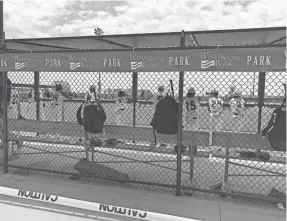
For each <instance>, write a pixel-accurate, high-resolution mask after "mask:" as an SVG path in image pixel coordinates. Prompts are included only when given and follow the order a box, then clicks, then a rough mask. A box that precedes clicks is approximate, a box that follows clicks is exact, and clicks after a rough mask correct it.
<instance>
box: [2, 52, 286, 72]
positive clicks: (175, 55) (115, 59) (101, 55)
mask: <svg viewBox="0 0 287 221" xmlns="http://www.w3.org/2000/svg"><path fill="white" fill-rule="evenodd" d="M285 66H286V49H285V48H284V47H268V48H223V49H210V50H208V49H185V50H146V51H104V52H66V53H63V52H62V53H61V52H58V53H6V54H0V71H48V72H68V71H74V72H89V71H100V72H164V71H250V72H251V71H257V72H259V71H284V70H286V67H285Z"/></svg>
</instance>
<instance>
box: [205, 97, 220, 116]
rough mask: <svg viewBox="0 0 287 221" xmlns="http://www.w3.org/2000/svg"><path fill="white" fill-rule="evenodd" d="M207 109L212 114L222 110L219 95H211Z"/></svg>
mask: <svg viewBox="0 0 287 221" xmlns="http://www.w3.org/2000/svg"><path fill="white" fill-rule="evenodd" d="M208 107H209V111H210V113H212V114H220V113H222V112H223V100H222V99H221V98H219V97H211V98H209V100H208Z"/></svg>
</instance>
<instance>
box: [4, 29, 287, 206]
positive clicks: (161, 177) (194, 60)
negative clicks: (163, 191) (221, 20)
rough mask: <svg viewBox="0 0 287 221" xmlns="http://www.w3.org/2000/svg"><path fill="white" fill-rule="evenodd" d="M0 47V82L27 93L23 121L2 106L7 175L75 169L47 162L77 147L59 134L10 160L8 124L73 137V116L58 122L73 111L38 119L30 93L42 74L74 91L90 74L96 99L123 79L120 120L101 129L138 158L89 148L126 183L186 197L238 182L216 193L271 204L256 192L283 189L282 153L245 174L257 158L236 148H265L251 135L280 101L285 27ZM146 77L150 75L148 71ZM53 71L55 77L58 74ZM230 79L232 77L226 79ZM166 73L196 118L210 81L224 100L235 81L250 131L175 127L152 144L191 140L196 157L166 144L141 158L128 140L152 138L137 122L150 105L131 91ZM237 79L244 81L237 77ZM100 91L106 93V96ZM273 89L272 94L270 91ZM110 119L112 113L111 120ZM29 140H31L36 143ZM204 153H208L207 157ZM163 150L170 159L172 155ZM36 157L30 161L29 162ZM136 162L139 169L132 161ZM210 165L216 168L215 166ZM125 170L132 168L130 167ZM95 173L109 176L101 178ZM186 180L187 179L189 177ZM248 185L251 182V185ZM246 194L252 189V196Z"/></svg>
mask: <svg viewBox="0 0 287 221" xmlns="http://www.w3.org/2000/svg"><path fill="white" fill-rule="evenodd" d="M1 49H2V52H1V54H0V61H1V63H0V68H1V69H0V71H1V73H2V75H1V76H2V82H5V79H6V77H7V73H8V76H9V78H11V80H12V81H14V82H13V84H14V85H13V86H14V87H20V88H24V87H26V88H32V87H33V89H34V91H35V94H34V99H35V113H34V116H33V117H32V118H33V119H29V120H27V121H18V120H15V119H9V118H8V107H7V105H4V114H3V124H2V125H3V126H2V127H3V129H4V130H3V131H4V133H3V134H4V135H3V138H2V141H3V144H4V145H3V146H4V149H3V150H4V155H3V166H4V171H5V172H8V169H10V170H15V169H28V170H29V171H41V172H45V173H48V172H53V173H60V174H66V175H71V174H73V173H75V172H74V171H72V170H71V168H68V167H67V165H65V163H64V164H63V165H61V166H59V165H58V166H55V163H54V162H55V160H56V159H57V160H58V161H64V160H63V159H62V158H61V157H60V156H61V155H63V154H66V155H67V154H68V155H69V154H70V155H71V154H72V153H80V152H83V151H80V150H74V149H72V148H70V147H67V146H68V145H67V143H66V142H64V141H63V140H57V137H53V138H54V140H57V141H55V142H54V143H52V146H53V147H54V149H53V150H52V149H51V148H47V147H46V146H44V145H42V144H41V145H42V146H41V148H39V146H35V144H33V145H32V146H30V147H32V149H33V150H35V152H33V153H31V151H30V152H29V151H27V149H25V151H24V153H23V154H22V155H23V156H25V157H24V158H22V156H21V158H19V159H16V160H15V161H14V160H13V161H10V160H9V136H8V134H9V133H8V131H9V130H11V131H25V128H28V129H27V130H28V131H29V132H31V133H34V134H36V135H35V137H36V138H37V137H38V138H39V137H41V136H39V134H43V133H45V132H46V133H47V131H49V134H50V133H51V132H54V135H55V136H56V134H58V133H60V134H62V135H63V136H72V135H74V136H75V137H79V136H81V133H82V132H81V131H79V128H78V127H77V126H76V124H75V123H74V122H73V120H70V121H69V122H65V121H66V120H67V119H68V114H70V115H73V113H72V112H71V111H67V112H66V113H65V114H66V115H65V116H64V117H63V118H62V119H63V121H61V122H48V121H41V120H40V119H41V102H43V101H41V99H40V96H39V90H40V88H49V87H51V86H50V85H49V83H47V81H46V82H41V78H45V79H49V76H50V77H51V76H52V75H53V73H58V75H59V74H61V75H62V76H70V78H74V79H73V81H74V82H76V83H73V84H74V87H75V85H79V86H81V87H82V88H85V86H82V85H81V80H83V79H88V80H87V81H90V79H93V80H94V81H96V83H99V84H98V85H99V87H98V88H99V91H100V93H101V95H104V94H105V93H104V91H103V90H106V91H108V90H109V89H111V88H112V89H115V90H117V89H123V88H120V87H121V85H120V83H121V82H123V81H125V82H128V83H123V84H124V86H122V87H125V88H127V89H129V91H130V93H131V94H132V102H131V104H130V110H129V111H130V112H129V113H128V116H129V117H127V118H129V120H128V122H127V125H125V126H121V127H117V126H114V125H112V122H111V124H108V125H107V128H106V133H107V134H110V135H113V136H115V137H116V138H119V139H123V138H124V139H125V140H130V141H132V142H131V143H129V145H127V146H125V147H123V148H125V150H129V151H131V150H134V149H138V150H139V151H140V153H142V154H141V155H140V156H138V155H136V154H134V153H129V154H128V155H125V156H124V155H121V156H120V157H119V155H120V154H118V152H116V150H113V151H114V152H112V153H111V152H104V150H103V149H98V150H97V151H96V152H97V157H98V158H102V159H98V162H100V164H102V165H108V166H109V167H110V168H117V169H119V170H121V171H122V172H123V171H128V172H127V173H129V174H130V177H131V178H132V179H131V180H130V182H131V183H139V184H142V185H149V186H162V187H169V188H174V189H176V194H177V195H180V191H181V190H184V191H187V192H188V193H189V191H191V190H192V191H197V192H204V193H209V194H214V193H216V194H222V191H223V192H224V190H223V189H220V190H216V189H215V190H214V189H210V183H212V184H217V183H220V182H222V180H223V181H224V182H227V181H230V182H231V185H233V184H234V183H236V182H237V183H239V184H240V185H241V186H240V185H239V186H240V187H237V189H236V190H235V191H234V192H235V193H234V192H231V191H230V190H227V191H226V192H224V193H225V194H228V195H230V196H234V197H236V196H243V197H246V198H256V197H257V198H260V199H267V200H273V201H276V200H277V201H278V199H274V198H272V197H269V198H268V197H266V195H267V192H266V190H265V188H266V187H267V186H268V188H269V187H270V186H272V185H273V184H275V185H278V188H279V190H280V191H281V192H283V193H286V189H285V187H283V185H281V184H278V182H279V181H280V182H279V183H282V182H283V183H284V182H285V175H286V171H285V170H286V169H284V166H278V165H283V164H284V160H285V159H284V155H280V154H279V155H278V154H277V155H276V154H273V155H272V156H274V157H273V159H272V160H273V161H272V162H273V163H275V164H277V167H278V168H279V169H278V168H277V167H276V169H275V170H276V171H275V172H274V168H273V165H271V164H270V163H268V162H265V163H263V167H264V168H259V169H258V168H257V169H256V172H254V171H255V170H253V169H254V162H259V161H258V159H255V160H249V161H248V159H240V158H238V155H237V152H236V151H237V149H245V150H246V149H247V150H249V149H261V148H262V147H264V148H263V150H264V151H265V150H266V149H265V146H266V144H265V143H264V140H262V139H261V137H260V135H259V134H258V133H260V131H261V129H262V127H263V126H262V123H263V124H265V123H266V119H268V117H269V115H268V113H269V112H268V111H266V110H265V109H266V108H274V107H276V106H278V105H280V103H281V102H282V100H283V96H284V95H283V94H282V93H281V86H282V85H281V83H282V82H283V81H284V79H285V77H286V28H285V27H275V28H259V29H241V30H216V31H182V32H173V33H150V34H131V35H103V36H77V37H55V38H34V39H4V38H3V40H2V44H1ZM88 73H92V74H91V75H92V78H88V77H87V76H88V75H89V74H88ZM153 74H154V76H155V77H153ZM54 75H55V76H57V74H54ZM17 76H21V77H22V78H26V79H29V80H27V81H26V83H25V81H24V83H23V81H22V82H21V81H18V82H17ZM204 76H205V77H204ZM230 76H232V77H231V78H229V77H230ZM240 76H241V78H240ZM242 76H243V78H242ZM51 78H52V77H51ZM160 79H161V80H160ZM170 79H172V80H173V83H174V90H175V94H176V97H177V99H178V101H179V104H180V105H179V107H180V108H179V113H180V116H181V113H182V108H183V99H184V94H185V93H186V90H187V87H188V86H194V85H195V87H197V86H198V88H196V90H197V92H198V96H199V97H200V100H201V106H202V111H203V112H202V113H203V116H205V115H204V114H205V112H204V111H205V109H204V108H205V107H206V99H207V98H206V96H205V93H206V92H208V91H209V90H211V89H213V88H214V87H217V88H219V90H220V92H221V94H222V96H223V95H225V94H224V93H225V91H227V90H228V88H229V86H231V85H229V83H230V82H234V81H235V82H236V81H237V82H239V83H241V86H242V90H241V91H242V93H243V94H244V96H245V99H246V100H247V106H248V107H250V108H253V109H252V110H253V112H252V120H249V121H250V122H249V123H248V125H249V126H250V128H251V129H248V130H247V129H246V130H243V131H240V132H238V133H237V132H236V133H233V131H232V130H231V131H230V130H229V129H230V128H229V129H228V128H223V129H222V131H219V132H218V131H215V132H211V133H210V131H208V130H207V131H206V130H205V129H204V128H200V130H198V131H186V130H182V129H181V126H180V125H179V129H178V134H177V136H174V137H165V136H159V137H158V139H159V141H162V142H166V143H171V144H173V145H177V146H181V145H182V144H185V145H189V144H194V143H195V144H196V145H197V146H199V147H200V148H199V152H198V154H197V156H194V155H193V154H194V153H192V151H191V153H188V154H187V153H181V150H180V149H179V151H178V153H177V154H174V153H172V151H169V150H168V151H167V150H162V149H158V150H153V151H154V152H157V153H158V154H162V155H161V156H160V157H158V158H160V159H158V158H157V159H156V160H154V159H151V157H146V156H147V153H145V152H148V151H150V149H149V148H148V147H144V145H142V144H141V146H140V147H139V146H136V145H135V144H136V143H137V140H138V141H139V143H144V142H148V141H149V139H152V137H153V136H152V133H150V131H151V129H150V128H148V125H147V122H148V121H147V122H144V118H146V119H148V117H150V115H149V113H150V112H151V109H145V110H144V111H143V112H144V113H145V114H141V112H140V110H139V109H138V108H139V107H138V106H137V104H138V100H137V95H138V91H139V90H144V89H146V88H144V86H145V85H147V81H148V82H149V83H148V84H149V85H150V87H149V88H148V89H147V90H153V88H155V87H157V85H158V83H157V82H158V81H160V83H164V84H167V83H166V82H169V80H170ZM207 79H214V80H213V81H212V82H213V83H214V85H213V83H206V82H207ZM226 79H227V80H226ZM242 79H245V81H244V80H242ZM51 80H61V79H51ZM111 82H116V83H111ZM88 83H89V82H88ZM88 83H87V84H88ZM107 84H109V86H108V87H106V88H105V86H104V85H107ZM208 84H209V85H208ZM210 84H212V85H210ZM246 85H248V86H246ZM270 85H271V86H270ZM6 87H7V85H6V84H5V83H4V84H3V88H4V91H3V92H4V95H5V88H6ZM72 87H73V86H72ZM245 89H246V91H247V90H248V91H249V92H250V91H251V92H252V96H251V95H250V94H248V93H245V92H244V90H245ZM268 90H269V91H268ZM278 91H279V92H278ZM282 91H283V87H282ZM81 92H82V91H81ZM106 94H108V95H110V93H106ZM272 94H273V96H271V95H272ZM247 95H248V96H247ZM266 95H267V96H266ZM102 97H103V96H102ZM107 97H108V96H107ZM4 101H5V99H4ZM46 102H49V100H46ZM73 102H74V103H73ZM80 102H81V100H80V99H76V100H75V101H74V100H67V101H65V102H64V106H66V107H68V106H73V105H74V106H76V104H77V105H78V104H79V103H80ZM102 102H103V103H104V104H106V105H107V106H108V105H110V104H112V103H114V101H113V100H111V99H102ZM140 102H141V103H144V104H147V105H148V104H150V103H151V102H150V100H148V99H147V100H143V101H140ZM226 105H228V104H226ZM141 108H142V107H141ZM264 108H265V109H264ZM74 109H76V108H74ZM110 109H113V108H112V107H111V108H110ZM254 113H255V114H254ZM108 117H109V116H108ZM112 118H113V116H112V114H111V115H110V119H112ZM202 119H203V120H204V119H205V117H202ZM203 120H202V122H203ZM142 122H144V123H142ZM180 123H181V122H180ZM206 124H208V123H206ZM144 126H145V127H144ZM249 126H248V127H249ZM17 136H18V137H19V136H20V137H23V135H21V134H20V135H19V134H17ZM35 137H34V138H33V139H35V140H37V141H39V139H38V138H37V139H36V138H35ZM25 139H28V138H27V136H26V135H25V136H24V142H25ZM29 139H30V138H29ZM41 139H42V142H43V143H49V142H50V141H51V140H50V138H49V139H48V138H47V137H41ZM30 142H31V141H30ZM57 142H58V143H57ZM61 142H62V144H65V145H66V146H65V148H66V149H65V150H63V149H61V148H60V147H59V145H58V144H59V143H60V144H61ZM38 143H39V142H38ZM50 143H51V142H50ZM43 147H44V148H43ZM218 147H219V148H218ZM114 149H115V148H114ZM48 154H49V155H51V154H53V157H50V156H49V157H47V155H48ZM206 154H207V155H208V157H206ZM106 155H109V156H111V155H112V157H113V159H110V158H109V159H106V160H104V159H105V156H106ZM169 155H172V157H170V156H169ZM211 155H212V156H211ZM32 156H34V157H32ZM36 156H37V157H36ZM81 156H82V155H77V156H76V157H75V156H72V158H76V159H74V160H75V161H74V162H76V160H78V159H80V158H81ZM93 157H94V155H93ZM36 158H37V159H39V160H37V161H35V159H36ZM118 158H119V159H120V160H119V159H118ZM210 158H212V159H210ZM222 159H223V160H222ZM93 160H94V159H93ZM155 161H156V162H155ZM135 163H137V164H138V165H137V166H135ZM248 164H249V165H248ZM71 165H72V164H71ZM111 165H112V166H111ZM204 165H205V166H204ZM242 165H243V167H244V168H249V169H250V170H251V172H250V173H248V171H247V170H243V169H242V171H241V172H242V173H241V174H236V173H235V172H238V171H240V170H241V169H239V168H241V167H239V166H242ZM144 167H146V169H145V170H143V172H142V173H143V174H142V175H138V174H140V171H141V169H138V168H144ZM136 168H137V169H136ZM159 168H161V169H162V170H163V171H165V170H166V171H169V173H165V172H159V173H158V171H159V170H160V169H159ZM214 168H219V169H218V171H214V170H213V169H214ZM133 170H134V171H135V170H137V171H136V172H133ZM170 171H171V172H170ZM258 171H259V172H258ZM124 173H126V172H124ZM157 173H158V174H157ZM99 176H102V175H99ZM121 176H124V175H121ZM267 177H268V178H267ZM270 177H271V178H270ZM104 178H106V179H108V178H109V177H104ZM275 178H276V181H275ZM182 180H184V182H182ZM190 180H191V181H192V184H190V183H188V182H189V181H190ZM278 180H279V181H278ZM255 181H256V183H259V184H258V185H255V186H254V182H255ZM246 183H249V184H246ZM219 186H220V185H219ZM227 189H228V188H227ZM253 192H256V193H257V196H254V195H252V196H251V193H253Z"/></svg>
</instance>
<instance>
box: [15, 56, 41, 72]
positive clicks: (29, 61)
mask: <svg viewBox="0 0 287 221" xmlns="http://www.w3.org/2000/svg"><path fill="white" fill-rule="evenodd" d="M14 59H15V69H16V70H21V69H31V68H33V69H34V68H36V67H37V62H39V61H40V59H37V58H27V57H21V56H14Z"/></svg>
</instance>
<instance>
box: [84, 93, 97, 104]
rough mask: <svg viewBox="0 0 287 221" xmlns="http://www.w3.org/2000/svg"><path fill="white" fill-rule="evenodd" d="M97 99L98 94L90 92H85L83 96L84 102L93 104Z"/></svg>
mask: <svg viewBox="0 0 287 221" xmlns="http://www.w3.org/2000/svg"><path fill="white" fill-rule="evenodd" d="M98 99H99V96H98V94H96V93H92V92H90V91H87V92H86V96H85V102H95V101H96V100H98Z"/></svg>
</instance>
